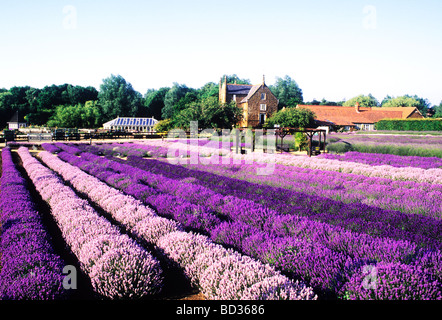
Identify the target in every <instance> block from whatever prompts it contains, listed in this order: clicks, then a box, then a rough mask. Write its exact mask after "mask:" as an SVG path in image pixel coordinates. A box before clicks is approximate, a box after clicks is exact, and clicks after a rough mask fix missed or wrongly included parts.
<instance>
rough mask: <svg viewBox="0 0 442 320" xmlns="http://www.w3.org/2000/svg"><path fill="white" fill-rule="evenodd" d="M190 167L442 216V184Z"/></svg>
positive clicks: (293, 170) (279, 168) (294, 170)
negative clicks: (268, 173)
mask: <svg viewBox="0 0 442 320" xmlns="http://www.w3.org/2000/svg"><path fill="white" fill-rule="evenodd" d="M186 167H187V168H194V169H196V170H199V171H206V172H211V173H214V174H217V175H222V176H227V177H230V178H235V179H241V180H246V181H249V182H253V183H259V184H267V185H270V186H274V187H279V188H284V189H289V190H293V191H298V192H302V193H307V194H310V195H318V194H320V195H321V197H325V198H329V199H333V200H337V201H342V202H346V203H364V204H367V205H370V206H376V207H379V208H383V209H387V210H395V211H401V212H403V213H409V214H420V215H424V216H428V217H431V218H437V219H440V218H442V185H440V184H429V183H423V182H421V183H419V182H415V181H401V180H391V179H387V178H379V177H366V176H361V175H356V174H352V173H341V172H333V171H322V170H318V169H309V168H298V167H293V166H292V167H288V166H283V165H275V168H274V172H273V174H271V175H260V176H258V175H256V167H254V166H253V165H249V164H242V165H238V166H233V167H232V166H225V165H187V166H186Z"/></svg>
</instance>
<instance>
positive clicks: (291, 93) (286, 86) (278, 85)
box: [269, 75, 304, 108]
mask: <svg viewBox="0 0 442 320" xmlns="http://www.w3.org/2000/svg"><path fill="white" fill-rule="evenodd" d="M269 88H270V90H271V91H272V92H273V94H274V95H275V96H276V98H277V99H278V100H279V108H284V107H296V105H298V104H302V103H303V101H304V98H303V96H302V90H301V88H299V86H298V84H297V83H296V81H295V80H293V79H292V78H290V77H289V76H288V75H286V76H285V77H284V78H279V77H276V82H275V84H274V85H272V86H269Z"/></svg>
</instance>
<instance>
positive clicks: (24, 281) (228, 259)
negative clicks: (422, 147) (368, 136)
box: [0, 140, 442, 300]
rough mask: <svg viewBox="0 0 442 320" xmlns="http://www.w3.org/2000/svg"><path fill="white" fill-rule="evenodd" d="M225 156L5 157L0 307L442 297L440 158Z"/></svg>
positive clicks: (216, 147)
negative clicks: (77, 294) (8, 303)
mask: <svg viewBox="0 0 442 320" xmlns="http://www.w3.org/2000/svg"><path fill="white" fill-rule="evenodd" d="M230 147H231V145H230V144H229V145H227V144H224V145H223V144H222V143H221V142H215V141H208V140H199V141H198V140H196V141H190V142H189V143H188V141H186V140H176V141H175V140H164V141H162V140H147V141H135V142H124V143H123V142H120V143H117V142H114V143H112V142H110V143H95V144H89V143H83V144H82V143H77V144H70V143H50V144H49V143H46V144H42V150H40V151H39V152H31V151H32V150H30V149H28V148H27V147H23V146H21V147H19V148H18V149H16V150H10V149H9V148H5V149H3V150H2V178H1V181H0V188H1V189H0V191H1V195H2V198H1V199H2V200H1V202H0V212H1V218H2V220H1V223H2V233H1V243H0V250H1V252H2V255H1V260H0V266H1V271H0V297H1V299H66V298H67V299H69V298H70V294H71V293H72V291H75V290H71V289H67V288H66V281H65V280H66V279H65V278H66V276H65V272H63V268H64V267H65V266H66V265H71V264H72V265H74V267H75V268H76V269H78V272H79V274H81V275H82V277H83V282H84V283H86V284H88V288H89V291H90V293H89V294H90V296H91V297H93V298H96V299H169V298H172V299H177V298H180V297H181V298H182V297H183V296H185V295H190V294H192V295H193V294H196V295H198V298H199V299H208V300H324V299H331V300H440V299H442V273H441V270H442V253H441V250H442V161H441V159H440V158H438V157H417V156H399V155H379V154H366V153H361V152H349V153H345V154H324V155H321V156H318V157H311V158H309V157H307V156H294V155H291V154H266V153H256V152H255V153H248V154H242V155H239V154H236V153H234V152H232V151H231V149H230ZM17 190H20V191H17ZM11 194H16V196H15V198H12V197H11V196H10V195H11ZM11 199H13V200H11ZM15 199H16V200H15ZM43 204H44V205H43ZM15 208H16V209H15ZM45 208H46V209H45ZM40 211H45V212H40ZM46 215H47V216H50V219H49V218H46V220H48V219H49V220H51V221H53V223H52V224H51V225H48V223H47V221H46V220H45V219H43V220H42V219H41V218H39V217H40V216H46ZM53 229H56V230H57V232H54V230H53ZM34 230H38V232H37V231H35V232H34ZM31 231H32V232H31ZM13 239H19V240H20V244H23V245H20V246H17V245H15V243H16V242H14V241H15V240H13ZM58 247H63V248H66V251H67V252H68V254H66V253H64V254H63V252H61V253H60V250H57V248H58ZM54 248H55V249H54ZM35 274H38V275H39V274H42V276H37V277H36V276H34V275H35ZM43 275H44V276H43ZM177 278H179V279H180V281H179V282H176V279H177ZM11 279H18V280H19V281H18V282H17V283H19V285H16V286H9V285H8V283H10V282H11V281H12V280H11ZM171 279H173V280H171ZM84 283H82V284H83V285H84ZM171 283H174V284H175V285H171ZM176 283H179V284H180V286H181V287H182V288H183V289H180V288H178V292H174V291H173V290H171V287H174V288H175V289H174V290H177V288H176V287H177V285H176ZM40 288H44V290H40Z"/></svg>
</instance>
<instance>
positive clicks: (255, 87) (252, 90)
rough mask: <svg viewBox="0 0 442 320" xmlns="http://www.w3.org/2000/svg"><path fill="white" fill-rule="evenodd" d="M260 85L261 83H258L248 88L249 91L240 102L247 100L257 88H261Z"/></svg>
mask: <svg viewBox="0 0 442 320" xmlns="http://www.w3.org/2000/svg"><path fill="white" fill-rule="evenodd" d="M261 86H262V84H259V85H256V86H253V87H252V88H250V90H249V93H248V94H247V96H246V97H245V98H244V99H242V100H241V102H247V101H248V100H249V99H250V98H251V97H252V96H253V95H254V94H255V92H256V91H258V89H259V88H261Z"/></svg>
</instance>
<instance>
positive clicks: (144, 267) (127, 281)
mask: <svg viewBox="0 0 442 320" xmlns="http://www.w3.org/2000/svg"><path fill="white" fill-rule="evenodd" d="M18 152H19V155H20V157H21V159H22V161H23V166H24V168H25V170H26V171H27V173H28V175H29V177H30V178H31V180H32V181H33V183H34V185H35V187H36V189H37V191H38V192H39V193H40V195H41V196H42V198H43V200H45V201H47V202H48V204H49V205H50V207H51V212H52V215H53V216H54V218H55V221H56V222H57V225H58V226H59V228H60V230H61V232H62V235H63V237H64V239H65V241H66V243H67V244H68V245H69V247H70V249H71V251H72V252H73V253H74V254H75V256H76V257H77V258H78V260H79V262H80V265H81V268H82V269H83V271H84V272H85V273H86V274H87V275H88V276H89V277H90V280H91V283H92V286H93V288H94V290H95V291H96V292H97V293H98V294H100V295H101V296H103V297H106V298H111V299H122V298H123V299H128V298H139V297H144V296H150V295H154V294H156V293H158V292H159V291H160V290H161V288H162V282H163V277H162V270H161V268H160V265H159V262H158V260H156V259H155V258H154V257H153V256H152V255H151V254H150V253H148V252H147V251H146V250H144V249H143V248H142V247H140V246H139V245H138V244H137V243H136V242H135V241H134V240H132V239H131V238H129V237H128V236H127V235H123V234H121V233H120V230H119V229H118V228H117V227H115V226H113V225H112V224H111V223H110V222H109V221H107V220H106V219H104V218H102V217H100V216H99V215H98V214H97V213H96V212H95V210H94V209H93V208H92V207H91V206H90V205H89V204H88V202H87V201H85V200H82V199H80V198H78V197H77V195H76V194H75V192H74V191H73V190H72V189H71V188H69V187H68V186H66V185H65V184H64V183H63V181H62V180H60V178H59V177H57V176H56V175H55V174H54V173H53V172H52V171H51V170H50V169H48V168H46V167H44V166H43V165H42V164H41V163H40V162H39V161H38V160H37V159H35V158H34V157H33V156H32V155H31V154H30V153H29V151H28V149H27V148H25V147H21V148H19V150H18Z"/></svg>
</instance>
